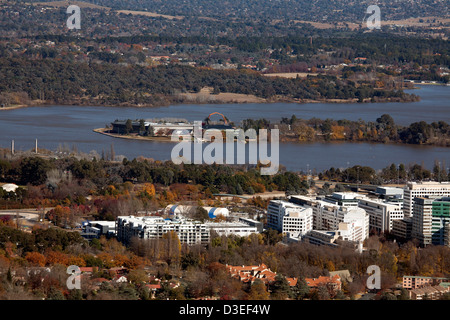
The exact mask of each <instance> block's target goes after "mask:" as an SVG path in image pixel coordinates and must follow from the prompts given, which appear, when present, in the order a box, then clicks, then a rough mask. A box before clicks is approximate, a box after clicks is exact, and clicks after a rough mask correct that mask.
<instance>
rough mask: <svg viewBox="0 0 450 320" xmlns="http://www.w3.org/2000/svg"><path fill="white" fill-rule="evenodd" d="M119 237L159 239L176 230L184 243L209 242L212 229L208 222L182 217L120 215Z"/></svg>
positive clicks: (120, 238) (117, 228) (126, 239)
mask: <svg viewBox="0 0 450 320" xmlns="http://www.w3.org/2000/svg"><path fill="white" fill-rule="evenodd" d="M116 231H117V239H118V240H119V241H121V242H123V243H125V244H126V243H129V242H130V240H131V239H132V238H133V237H137V238H139V239H158V238H162V237H163V235H164V234H166V233H168V232H171V231H173V232H175V233H176V234H177V235H178V238H179V239H180V242H181V243H182V244H187V245H193V244H207V243H209V241H210V230H209V228H208V227H207V225H206V224H204V223H200V222H198V221H190V220H182V219H175V220H170V219H163V218H162V217H154V216H144V217H135V216H119V217H117V220H116Z"/></svg>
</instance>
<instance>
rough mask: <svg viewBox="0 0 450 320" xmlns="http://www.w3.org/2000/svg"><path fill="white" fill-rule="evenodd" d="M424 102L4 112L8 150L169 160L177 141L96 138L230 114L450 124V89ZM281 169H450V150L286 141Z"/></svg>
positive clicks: (424, 89)
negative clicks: (148, 124)
mask: <svg viewBox="0 0 450 320" xmlns="http://www.w3.org/2000/svg"><path fill="white" fill-rule="evenodd" d="M407 92H411V93H414V94H417V95H419V96H420V97H421V101H420V102H407V103H365V104H351V103H342V104H341V103H339V104H336V103H308V104H289V103H272V104H251V103H250V104H223V105H214V104H205V105H194V104H191V105H174V106H169V107H158V108H134V107H127V108H123V107H102V106H57V105H55V106H39V107H30V108H22V109H15V110H3V111H0V147H3V148H10V146H11V140H13V139H14V142H15V149H16V150H28V149H31V148H34V143H35V139H38V146H39V147H40V148H45V149H50V150H56V149H58V147H61V146H66V148H69V149H72V148H73V146H76V148H77V149H78V150H80V151H83V152H86V153H89V152H90V151H91V150H95V151H96V152H97V153H98V154H101V153H102V151H105V152H109V151H110V149H111V145H113V147H114V151H115V154H116V155H124V156H126V157H127V158H129V159H132V158H136V157H139V156H141V155H142V156H145V157H149V158H154V159H157V160H169V159H170V154H171V150H172V148H173V147H174V144H173V143H170V142H150V141H137V140H126V139H118V138H112V137H108V136H104V135H101V134H98V133H95V132H93V131H92V130H93V129H95V128H101V127H104V126H105V125H106V124H110V123H111V122H112V121H114V120H116V119H128V118H130V119H141V118H144V119H148V118H163V117H173V118H184V119H187V120H189V121H194V120H203V119H205V118H206V117H207V116H208V114H210V113H212V112H220V113H223V114H224V115H225V116H227V118H229V119H230V121H234V122H235V123H236V124H239V123H240V121H242V120H243V119H247V118H253V119H259V118H266V119H269V120H271V121H279V120H280V119H281V117H289V118H290V117H291V116H292V115H293V114H295V115H296V116H297V118H303V119H310V118H313V117H317V118H322V119H325V118H331V119H349V120H358V119H362V120H365V121H375V120H376V118H378V117H380V116H381V115H382V114H384V113H388V114H390V115H391V116H392V117H393V118H394V120H395V122H396V123H398V124H401V125H409V124H410V123H412V122H417V121H422V120H424V121H426V122H433V121H439V120H443V121H446V122H450V103H449V101H450V87H448V86H433V85H427V86H420V89H415V90H408V91H407ZM279 150H280V163H281V164H282V165H284V166H286V168H287V169H289V170H294V171H300V170H306V169H307V168H309V169H310V170H313V169H316V170H320V171H321V170H324V169H329V168H330V167H339V168H345V167H347V166H353V165H356V164H359V165H368V166H371V167H373V168H375V169H381V168H384V167H386V166H388V165H390V164H391V163H396V164H399V163H404V164H409V163H419V164H421V163H423V164H424V165H425V166H426V167H427V168H428V169H432V166H433V164H434V162H435V161H441V162H445V163H446V164H447V166H450V148H442V147H429V146H414V145H399V144H387V145H385V144H371V143H307V144H299V143H281V144H280V149H279Z"/></svg>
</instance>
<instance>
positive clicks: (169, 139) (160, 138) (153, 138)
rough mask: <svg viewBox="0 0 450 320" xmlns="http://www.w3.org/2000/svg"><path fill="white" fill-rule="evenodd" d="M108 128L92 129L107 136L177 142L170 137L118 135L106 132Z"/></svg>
mask: <svg viewBox="0 0 450 320" xmlns="http://www.w3.org/2000/svg"><path fill="white" fill-rule="evenodd" d="M109 130H110V129H109V128H97V129H93V130H92V131H94V132H96V133H100V134H104V135H105V136H108V137H113V138H119V139H129V140H141V141H159V142H177V141H172V140H171V138H170V137H148V136H147V137H144V136H130V135H119V134H114V133H110V132H106V131H109Z"/></svg>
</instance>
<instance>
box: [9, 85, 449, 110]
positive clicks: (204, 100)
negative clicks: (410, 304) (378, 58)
mask: <svg viewBox="0 0 450 320" xmlns="http://www.w3.org/2000/svg"><path fill="white" fill-rule="evenodd" d="M434 85H443V86H446V85H445V84H434ZM418 88H419V87H414V88H405V89H406V90H411V89H418ZM221 94H225V95H230V96H228V97H227V98H224V99H210V98H211V97H212V98H214V97H217V95H214V94H211V95H206V94H205V95H199V94H198V93H185V94H183V95H184V97H185V98H184V99H183V101H179V100H178V101H177V100H175V101H166V103H161V104H142V105H139V104H130V103H123V104H102V103H94V102H93V101H91V102H92V103H91V102H89V103H86V101H83V100H77V101H75V100H70V101H66V102H56V101H41V100H35V101H34V102H33V103H30V104H20V105H14V106H9V107H3V108H2V107H0V111H6V110H16V109H23V108H30V107H46V106H55V105H58V106H80V107H83V106H95V107H117V108H161V107H169V106H182V105H186V104H199V105H203V104H215V105H224V104H251V103H258V104H270V103H292V104H309V103H332V104H342V103H354V104H357V103H360V104H365V103H373V102H371V99H372V98H366V99H364V101H363V102H358V98H349V99H296V98H291V97H283V96H278V97H274V98H272V99H270V98H269V99H265V98H261V97H256V96H254V97H253V96H252V97H248V96H247V95H242V94H233V93H221ZM188 95H190V96H191V97H194V98H188ZM196 95H197V96H196ZM219 95H220V94H219ZM244 96H247V97H244ZM172 98H173V97H172ZM175 98H176V97H175ZM416 101H420V96H419V99H418V100H414V99H412V100H399V99H395V98H387V99H382V100H379V101H375V102H374V103H390V102H395V103H399V102H400V103H401V102H416Z"/></svg>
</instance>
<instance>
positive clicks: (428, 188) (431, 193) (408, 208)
mask: <svg viewBox="0 0 450 320" xmlns="http://www.w3.org/2000/svg"><path fill="white" fill-rule="evenodd" d="M448 196H450V182H433V181H430V182H408V184H407V185H406V186H405V188H404V193H403V201H404V203H403V213H404V215H405V217H409V216H411V215H413V212H414V208H413V204H414V198H416V197H428V198H439V197H448Z"/></svg>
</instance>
